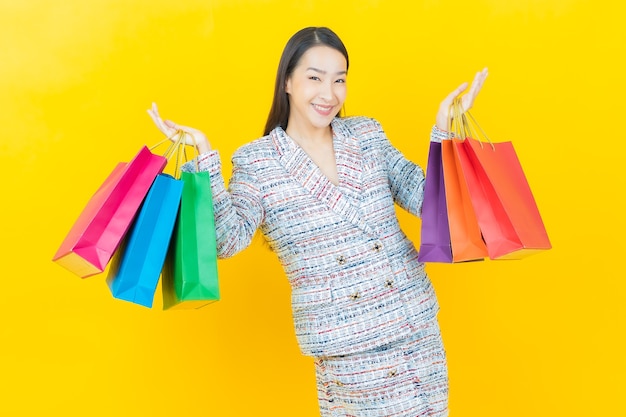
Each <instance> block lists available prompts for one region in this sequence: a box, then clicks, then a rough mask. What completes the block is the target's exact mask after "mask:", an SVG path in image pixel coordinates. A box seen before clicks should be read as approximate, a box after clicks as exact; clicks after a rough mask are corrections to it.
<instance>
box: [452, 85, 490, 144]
mask: <svg viewBox="0 0 626 417" xmlns="http://www.w3.org/2000/svg"><path fill="white" fill-rule="evenodd" d="M452 106H453V108H454V112H453V113H454V116H453V118H455V119H456V118H458V119H459V122H458V123H459V124H460V125H461V129H460V130H461V133H463V134H464V136H463V139H462V140H465V138H467V137H474V138H476V139H477V140H478V142H479V143H480V147H481V148H482V147H483V142H482V141H481V140H480V139H481V135H482V138H484V139H486V140H487V142H489V144H490V145H491V149H492V150H493V151H495V150H496V147H495V146H494V144H493V142H492V141H491V139H489V136H487V134H486V133H485V131H484V130H483V128H482V127H481V126H480V124H479V123H478V121H476V118H474V116H473V115H472V113H470V112H469V110H468V111H463V104H462V101H461V98H460V97H457V98H455V99H454V102H453V103H452ZM474 127H476V128H478V131H480V135H479V134H478V131H476V130H474Z"/></svg>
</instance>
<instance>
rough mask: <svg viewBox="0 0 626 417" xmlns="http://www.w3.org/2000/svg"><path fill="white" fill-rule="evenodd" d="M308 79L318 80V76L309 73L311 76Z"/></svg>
mask: <svg viewBox="0 0 626 417" xmlns="http://www.w3.org/2000/svg"><path fill="white" fill-rule="evenodd" d="M309 80H313V81H319V80H320V77H316V76H315V75H311V76H310V77H309Z"/></svg>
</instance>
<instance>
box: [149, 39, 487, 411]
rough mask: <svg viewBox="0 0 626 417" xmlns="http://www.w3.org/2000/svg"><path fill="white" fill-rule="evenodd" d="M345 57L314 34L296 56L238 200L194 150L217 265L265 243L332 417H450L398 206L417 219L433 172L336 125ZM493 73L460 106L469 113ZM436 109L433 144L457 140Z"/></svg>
mask: <svg viewBox="0 0 626 417" xmlns="http://www.w3.org/2000/svg"><path fill="white" fill-rule="evenodd" d="M348 65H349V60H348V53H347V51H346V49H345V47H344V45H343V43H342V42H341V40H340V39H339V38H338V37H337V35H336V34H335V33H333V32H332V31H331V30H329V29H327V28H321V27H309V28H305V29H302V30H301V31H299V32H297V33H296V34H295V35H294V36H293V37H292V38H291V39H290V40H289V42H288V43H287V45H286V47H285V50H284V51H283V55H282V57H281V60H280V64H279V67H278V75H277V78H276V88H275V92H274V100H273V103H272V108H271V111H270V114H269V117H268V120H267V125H266V128H265V135H264V136H263V137H262V138H259V139H257V140H255V141H253V142H251V143H248V144H246V145H244V146H242V147H241V148H239V149H238V150H237V151H236V152H235V154H234V155H233V159H232V161H233V172H232V177H231V180H230V183H229V187H228V189H227V188H226V186H225V184H224V180H223V178H222V174H221V163H220V157H219V154H218V152H217V151H215V150H212V149H211V148H210V145H209V142H208V140H207V139H206V137H205V136H204V135H203V134H202V132H200V131H198V130H196V129H193V128H189V127H186V126H180V125H177V124H175V123H173V122H171V121H163V120H162V119H161V117H160V116H159V114H158V111H157V108H156V106H155V105H153V107H152V109H151V110H149V111H148V112H149V113H150V115H151V117H152V118H153V120H154V122H155V124H156V125H157V127H158V128H159V129H160V130H161V131H162V132H163V133H164V134H166V135H168V136H173V135H174V134H175V133H176V131H178V130H182V131H183V132H185V133H188V134H189V135H190V136H193V141H194V142H191V141H192V139H191V138H188V139H187V142H188V143H189V144H191V143H195V144H196V145H197V147H198V151H199V153H200V154H201V155H200V156H199V166H200V169H202V170H205V171H208V172H209V173H210V176H211V187H212V193H213V200H214V206H215V207H214V214H215V224H216V235H217V247H218V256H220V257H223V258H224V257H229V256H233V255H235V254H236V253H237V252H239V251H241V250H243V249H244V248H246V247H247V246H248V245H249V244H250V241H251V239H252V237H253V235H254V233H255V231H256V230H257V229H260V230H261V232H262V233H263V235H264V236H265V238H266V239H267V241H268V243H269V245H270V246H271V248H272V249H273V251H274V252H275V253H276V254H277V255H278V258H279V259H280V261H281V263H282V265H283V268H284V270H285V272H286V274H287V277H288V279H289V282H290V284H291V288H292V300H291V301H292V309H293V319H294V325H295V330H296V335H297V338H298V342H299V346H300V348H301V350H302V352H303V353H304V354H305V355H310V356H313V357H314V358H315V368H316V377H317V386H318V397H319V405H320V410H321V414H322V416H358V417H366V416H386V417H389V416H411V417H415V416H444V415H447V391H448V381H447V368H446V360H445V352H444V348H443V345H442V341H441V335H440V332H439V325H438V323H437V317H436V315H437V311H438V309H439V307H438V304H437V299H436V296H435V293H434V291H433V287H432V285H431V283H430V281H429V279H428V277H427V276H426V273H425V272H424V266H423V265H422V264H421V263H419V262H418V261H417V252H416V250H415V248H414V246H413V244H412V242H411V241H410V240H409V239H408V238H407V237H406V236H405V234H404V233H403V232H402V231H401V230H400V227H399V224H398V220H397V218H396V213H395V208H394V202H395V203H396V204H398V205H400V206H401V207H403V208H404V209H406V210H408V211H409V212H411V213H413V214H415V215H419V214H420V210H421V205H422V200H423V187H424V171H423V170H422V168H420V167H419V166H417V165H416V164H414V163H412V162H410V161H408V160H407V159H406V158H404V156H403V155H402V154H401V153H400V152H399V151H398V150H397V149H395V148H394V147H393V146H392V145H391V143H390V142H389V140H388V139H387V137H386V136H385V134H384V132H383V130H382V128H381V126H380V124H379V123H378V122H376V121H375V120H373V119H370V118H366V117H349V118H348V117H346V118H341V117H339V113H340V110H341V109H342V106H343V103H344V100H345V99H346V78H347V74H348ZM486 76H487V71H486V70H483V71H481V72H479V73H478V74H477V75H476V77H475V79H474V82H473V83H472V86H471V88H470V90H469V92H468V94H466V95H465V96H463V107H464V110H467V109H469V108H470V107H471V106H472V103H473V101H474V99H475V97H476V95H477V94H478V92H479V91H480V88H481V87H482V83H483V81H484V79H485V77H486ZM466 88H467V84H466V83H464V84H462V85H461V86H459V87H458V88H457V89H455V90H454V91H453V92H452V93H451V94H450V95H448V96H447V97H446V98H445V99H444V100H443V102H442V103H441V106H440V108H439V112H438V114H437V117H436V126H435V127H433V131H432V133H431V140H441V139H443V138H445V137H446V136H447V133H446V132H445V128H446V126H447V119H448V110H449V107H450V105H451V104H452V101H453V99H454V98H455V97H457V96H458V95H460V94H461V93H462V92H463V91H464V90H465V89H466Z"/></svg>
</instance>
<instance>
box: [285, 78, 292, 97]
mask: <svg viewBox="0 0 626 417" xmlns="http://www.w3.org/2000/svg"><path fill="white" fill-rule="evenodd" d="M285 93H287V94H291V77H289V78H287V79H286V80H285Z"/></svg>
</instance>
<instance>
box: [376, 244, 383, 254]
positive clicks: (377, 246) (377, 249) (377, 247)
mask: <svg viewBox="0 0 626 417" xmlns="http://www.w3.org/2000/svg"><path fill="white" fill-rule="evenodd" d="M382 248H383V245H381V244H380V243H378V242H376V243H374V250H375V251H376V252H380V250H381V249H382Z"/></svg>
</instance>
